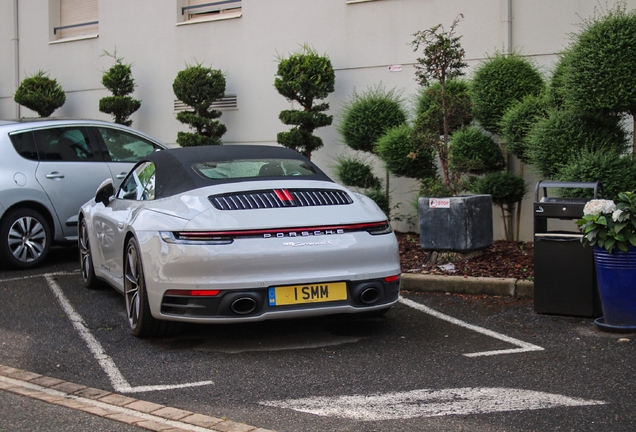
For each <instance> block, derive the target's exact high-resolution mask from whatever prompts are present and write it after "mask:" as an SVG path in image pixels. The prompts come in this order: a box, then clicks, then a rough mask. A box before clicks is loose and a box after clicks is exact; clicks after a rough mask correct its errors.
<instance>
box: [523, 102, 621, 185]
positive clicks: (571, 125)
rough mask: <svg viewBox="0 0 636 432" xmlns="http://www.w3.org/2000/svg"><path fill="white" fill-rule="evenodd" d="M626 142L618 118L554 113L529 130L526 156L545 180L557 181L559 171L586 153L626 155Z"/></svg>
mask: <svg viewBox="0 0 636 432" xmlns="http://www.w3.org/2000/svg"><path fill="white" fill-rule="evenodd" d="M627 138H628V137H627V134H626V133H625V131H624V130H623V129H622V128H621V125H620V118H618V117H616V116H612V117H607V116H599V115H592V114H579V113H576V112H574V111H571V110H567V111H557V110H551V111H550V113H549V114H548V117H547V118H545V119H541V120H539V121H538V122H537V123H536V124H535V125H534V126H533V128H532V129H531V130H530V133H529V134H528V141H527V143H528V151H527V154H528V156H529V159H530V161H531V162H532V163H533V164H534V166H535V168H536V169H537V170H538V171H539V173H540V174H541V175H542V176H543V177H544V178H546V179H555V178H556V175H557V173H558V172H559V170H561V169H562V168H563V167H564V166H566V165H567V164H568V163H570V161H573V160H575V159H577V158H578V155H579V154H580V153H581V152H583V151H585V150H587V151H592V152H594V151H615V152H618V153H623V152H624V151H625V150H626V148H627V144H628V143H627Z"/></svg>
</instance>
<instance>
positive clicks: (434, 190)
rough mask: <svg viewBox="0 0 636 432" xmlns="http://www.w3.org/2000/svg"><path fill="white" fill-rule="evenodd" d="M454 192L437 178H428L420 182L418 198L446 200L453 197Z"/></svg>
mask: <svg viewBox="0 0 636 432" xmlns="http://www.w3.org/2000/svg"><path fill="white" fill-rule="evenodd" d="M454 195H455V193H454V191H453V190H452V189H451V188H449V187H448V186H446V185H445V184H444V181H443V180H442V179H441V178H439V177H437V176H436V177H429V178H425V179H422V180H421V181H420V191H419V196H422V197H427V198H446V197H451V196H454Z"/></svg>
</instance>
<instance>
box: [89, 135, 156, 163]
mask: <svg viewBox="0 0 636 432" xmlns="http://www.w3.org/2000/svg"><path fill="white" fill-rule="evenodd" d="M97 130H98V131H99V134H100V135H101V137H102V139H103V140H104V144H105V145H106V148H107V149H108V153H109V154H110V158H111V160H112V161H113V162H137V161H138V160H139V159H141V158H142V157H144V156H147V155H149V154H150V153H152V152H153V151H155V150H156V149H159V148H160V147H159V146H157V145H155V143H153V142H151V141H149V140H146V139H144V138H142V137H140V136H138V135H134V134H131V133H127V132H123V131H120V130H117V129H111V128H107V127H98V128H97Z"/></svg>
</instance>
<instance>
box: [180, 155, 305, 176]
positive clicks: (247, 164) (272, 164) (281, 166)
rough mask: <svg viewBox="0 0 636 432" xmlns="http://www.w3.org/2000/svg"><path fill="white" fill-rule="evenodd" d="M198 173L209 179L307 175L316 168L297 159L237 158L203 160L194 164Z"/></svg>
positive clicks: (193, 167)
mask: <svg viewBox="0 0 636 432" xmlns="http://www.w3.org/2000/svg"><path fill="white" fill-rule="evenodd" d="M192 169H194V171H196V173H197V174H199V175H200V176H202V177H204V178H208V179H240V178H251V177H280V176H293V177H307V176H314V175H316V171H315V169H314V168H313V167H312V166H310V165H308V164H307V163H305V162H304V161H302V160H297V159H236V160H228V161H214V162H201V163H196V164H194V165H193V166H192Z"/></svg>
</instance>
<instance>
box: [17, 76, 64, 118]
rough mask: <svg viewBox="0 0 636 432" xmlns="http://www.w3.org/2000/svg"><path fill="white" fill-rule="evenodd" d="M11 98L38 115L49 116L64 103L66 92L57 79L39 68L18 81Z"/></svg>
mask: <svg viewBox="0 0 636 432" xmlns="http://www.w3.org/2000/svg"><path fill="white" fill-rule="evenodd" d="M13 100H15V101H16V102H17V103H19V104H20V105H22V106H25V107H27V108H29V109H30V110H33V111H35V112H36V113H38V115H39V116H40V117H49V116H50V115H51V114H53V111H55V110H56V109H58V108H59V107H61V106H62V105H64V102H66V94H65V93H64V90H63V89H62V86H61V85H59V84H58V82H57V80H55V79H52V78H50V77H49V75H48V74H47V73H45V72H44V71H42V70H39V71H38V72H36V73H35V74H34V75H32V76H30V77H27V78H25V79H24V80H23V81H22V83H20V86H19V87H18V89H17V90H16V92H15V96H14V97H13Z"/></svg>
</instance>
